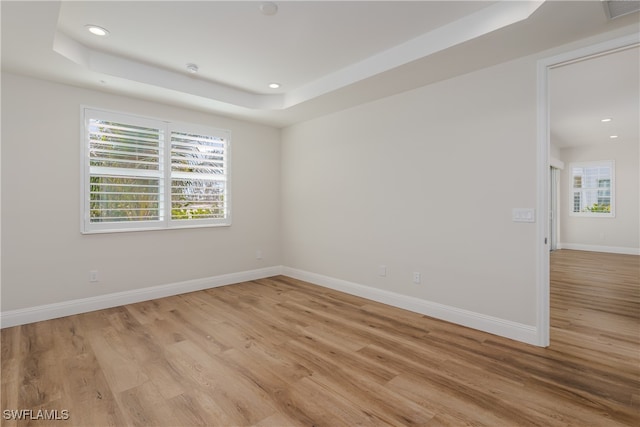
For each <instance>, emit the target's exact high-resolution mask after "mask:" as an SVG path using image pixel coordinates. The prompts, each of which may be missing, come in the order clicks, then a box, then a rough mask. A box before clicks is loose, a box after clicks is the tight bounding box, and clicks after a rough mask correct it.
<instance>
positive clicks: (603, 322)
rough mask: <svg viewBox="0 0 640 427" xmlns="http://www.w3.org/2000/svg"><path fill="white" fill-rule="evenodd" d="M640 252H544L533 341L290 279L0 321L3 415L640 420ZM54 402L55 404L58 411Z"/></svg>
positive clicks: (554, 422) (177, 422)
mask: <svg viewBox="0 0 640 427" xmlns="http://www.w3.org/2000/svg"><path fill="white" fill-rule="evenodd" d="M639 260H640V257H637V256H626V255H611V254H595V253H588V252H577V251H565V250H563V251H557V252H554V253H553V254H552V256H551V265H552V271H551V278H552V285H551V289H552V295H551V302H552V304H551V314H552V319H551V324H552V331H551V340H552V344H551V346H550V347H549V348H546V349H542V348H537V347H534V346H529V345H526V344H521V343H518V342H515V341H511V340H508V339H503V338H500V337H497V336H494V335H490V334H486V333H482V332H478V331H475V330H472V329H467V328H464V327H460V326H456V325H452V324H449V323H446V322H442V321H438V320H434V319H431V318H427V317H425V316H421V315H419V314H415V313H411V312H407V311H403V310H399V309H396V308H391V307H388V306H384V305H382V304H378V303H374V302H371V301H367V300H364V299H361V298H357V297H353V296H349V295H345V294H341V293H339V292H335V291H332V290H328V289H324V288H320V287H317V286H313V285H310V284H307V283H304V282H300V281H297V280H294V279H291V278H287V277H282V276H279V277H274V278H270V279H263V280H257V281H253V282H246V283H241V284H238V285H232V286H226V287H221V288H215V289H210V290H206V291H200V292H194V293H190V294H185V295H180V296H175V297H169V298H163V299H158V300H154V301H148V302H143V303H139V304H131V305H126V306H123V307H117V308H113V309H108V310H101V311H96V312H92V313H86V314H82V315H76V316H70V317H65V318H61V319H55V320H50V321H45V322H38V323H33V324H29V325H23V326H17V327H12V328H7V329H4V330H2V332H1V344H2V347H1V350H2V351H1V358H2V381H1V385H2V388H1V390H2V397H1V403H2V410H3V411H5V410H11V409H14V410H20V409H31V410H33V413H32V415H33V416H34V417H35V416H36V415H37V414H38V412H37V411H38V410H39V409H45V410H48V411H52V410H58V411H59V412H58V415H60V411H62V410H68V411H69V419H68V420H66V421H63V420H58V421H46V420H26V421H25V420H23V421H16V420H7V419H5V417H4V416H5V414H6V413H5V412H3V416H2V419H1V420H0V421H1V422H2V425H3V426H16V425H17V426H24V425H38V426H41V425H53V426H196V425H203V426H248V425H254V426H262V427H267V426H357V425H364V426H389V425H391V426H408V425H420V426H433V427H436V426H448V425H449V426H460V425H467V426H469V425H474V426H475V425H478V426H481V425H486V426H536V425H537V426H568V425H574V426H638V425H640V318H639V316H640V277H639V274H640V261H639ZM54 414H55V413H54Z"/></svg>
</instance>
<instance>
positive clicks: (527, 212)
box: [511, 208, 536, 222]
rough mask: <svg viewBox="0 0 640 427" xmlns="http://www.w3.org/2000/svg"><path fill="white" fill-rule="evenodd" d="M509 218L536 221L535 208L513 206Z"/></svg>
mask: <svg viewBox="0 0 640 427" xmlns="http://www.w3.org/2000/svg"><path fill="white" fill-rule="evenodd" d="M511 219H512V220H513V222H536V210H535V209H533V208H513V211H512V212H511Z"/></svg>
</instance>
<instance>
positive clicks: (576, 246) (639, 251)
mask: <svg viewBox="0 0 640 427" xmlns="http://www.w3.org/2000/svg"><path fill="white" fill-rule="evenodd" d="M558 249H571V250H574V251H589V252H607V253H612V254H624V255H640V248H624V247H618V246H599V245H583V244H581V243H559V244H558Z"/></svg>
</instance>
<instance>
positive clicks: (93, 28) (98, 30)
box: [84, 24, 109, 37]
mask: <svg viewBox="0 0 640 427" xmlns="http://www.w3.org/2000/svg"><path fill="white" fill-rule="evenodd" d="M84 27H85V28H86V29H87V31H89V32H90V33H91V34H93V35H95V36H100V37H104V36H108V35H109V30H107V29H106V28H102V27H99V26H97V25H90V24H89V25H85V26H84Z"/></svg>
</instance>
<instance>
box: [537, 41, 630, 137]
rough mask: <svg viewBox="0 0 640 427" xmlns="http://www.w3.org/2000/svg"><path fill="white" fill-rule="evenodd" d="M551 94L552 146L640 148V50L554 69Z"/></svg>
mask: <svg viewBox="0 0 640 427" xmlns="http://www.w3.org/2000/svg"><path fill="white" fill-rule="evenodd" d="M549 90H550V95H551V96H550V113H551V116H550V117H551V125H552V126H551V142H552V143H553V144H554V145H555V146H557V147H558V148H566V147H576V146H585V145H599V144H623V143H635V144H638V143H639V142H638V141H640V48H639V47H638V46H636V47H634V48H629V49H624V50H622V51H617V52H612V53H608V54H606V55H600V56H597V57H594V58H589V59H585V60H583V61H578V62H573V63H571V64H569V65H564V66H560V67H558V68H554V69H552V70H551V71H550V73H549ZM602 119H611V121H610V122H602ZM614 135H615V136H617V138H615V139H612V138H610V137H611V136H614Z"/></svg>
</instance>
